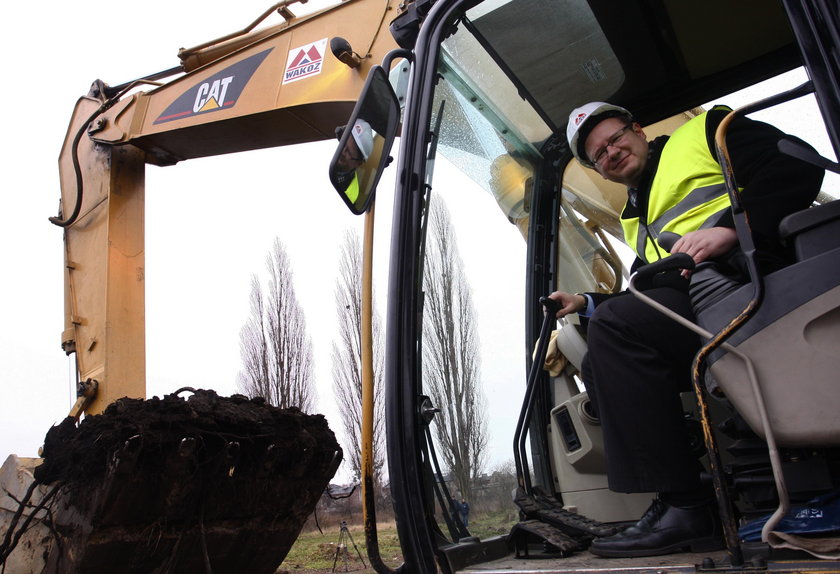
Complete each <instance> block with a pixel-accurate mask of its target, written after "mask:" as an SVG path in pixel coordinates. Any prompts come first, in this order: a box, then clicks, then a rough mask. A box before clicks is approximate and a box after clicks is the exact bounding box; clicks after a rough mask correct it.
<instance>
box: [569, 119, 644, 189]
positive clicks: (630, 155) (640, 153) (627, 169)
mask: <svg viewBox="0 0 840 574" xmlns="http://www.w3.org/2000/svg"><path fill="white" fill-rule="evenodd" d="M584 150H585V151H586V155H587V157H589V159H590V161H593V162H596V163H595V169H596V171H597V172H598V173H600V174H601V175H602V176H603V177H604V179H608V180H610V181H615V182H617V183H623V184H624V185H628V186H633V185H636V184H638V182H639V180H640V178H641V176H642V173H643V171H644V169H645V164H646V163H647V155H648V142H647V139H645V132H644V131H642V128H641V126H639V124H636V123H634V124H630V125H628V124H627V122H626V121H625V120H624V119H623V118H607V119H605V120H602V121H601V122H599V123H598V125H596V126H595V127H594V128H593V129H592V131H591V132H590V133H589V136H588V137H587V138H586V142H585V143H584Z"/></svg>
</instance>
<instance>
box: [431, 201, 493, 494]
mask: <svg viewBox="0 0 840 574" xmlns="http://www.w3.org/2000/svg"><path fill="white" fill-rule="evenodd" d="M435 197H436V196H435ZM430 210H431V211H430V214H429V236H428V245H427V248H426V263H425V269H424V272H423V286H424V289H425V300H424V301H425V312H424V315H423V380H424V385H425V388H426V389H427V390H428V393H429V395H430V397H431V399H432V401H433V402H434V404H435V406H436V407H438V408H439V409H440V412H439V413H438V414H437V415H436V416H435V419H434V421H435V425H434V430H435V435H436V437H437V441H438V444H439V445H440V447H441V448H440V454H441V457H442V459H443V461H444V464H445V465H446V466H447V467H448V468H449V470H450V471H451V472H452V474H453V476H454V479H455V481H456V484H457V485H458V488H459V489H460V492H461V495H462V496H464V497H467V498H469V497H470V496H471V491H472V483H473V480H474V479H475V478H476V477H477V476H478V475H479V474H480V473H481V470H482V467H483V464H484V461H485V458H486V446H487V439H488V434H487V421H486V420H485V418H484V413H485V406H484V395H483V394H482V391H481V387H480V378H481V375H480V370H481V365H480V363H481V358H480V354H479V341H478V333H477V331H476V325H475V313H474V310H473V306H472V299H471V290H470V286H469V283H468V282H467V278H466V276H465V275H464V270H463V262H462V261H461V257H460V255H459V253H458V246H457V244H456V241H455V232H454V230H453V228H452V222H451V219H450V217H449V211H448V209H447V208H446V206H445V204H443V203H442V202H441V200H440V198H437V197H436V200H433V201H432V202H431V205H430Z"/></svg>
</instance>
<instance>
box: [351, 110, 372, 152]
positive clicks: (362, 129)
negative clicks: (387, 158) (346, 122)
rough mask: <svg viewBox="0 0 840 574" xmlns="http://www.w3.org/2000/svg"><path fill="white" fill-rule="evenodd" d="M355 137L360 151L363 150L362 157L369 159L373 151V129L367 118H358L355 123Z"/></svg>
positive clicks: (353, 132)
mask: <svg viewBox="0 0 840 574" xmlns="http://www.w3.org/2000/svg"><path fill="white" fill-rule="evenodd" d="M351 133H352V134H353V139H354V140H356V145H357V146H359V151H360V152H362V157H363V158H365V160H367V158H368V157H370V154H371V152H372V151H373V130H371V128H370V124H369V123H367V122H366V121H365V120H362V119H358V120H356V123H355V124H353V131H352V132H351Z"/></svg>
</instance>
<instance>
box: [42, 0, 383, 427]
mask: <svg viewBox="0 0 840 574" xmlns="http://www.w3.org/2000/svg"><path fill="white" fill-rule="evenodd" d="M303 1H305V0H303ZM292 4H294V0H286V1H284V2H280V3H278V4H275V5H274V6H272V7H271V8H270V9H269V10H267V11H266V12H265V13H263V14H262V15H261V16H260V17H259V18H257V20H255V21H254V22H253V23H252V24H251V25H249V26H247V27H246V28H244V29H243V30H241V31H239V32H235V33H233V34H230V35H228V36H226V37H223V38H220V39H217V40H213V41H210V42H206V43H204V44H202V45H200V46H196V47H194V48H190V49H186V50H184V49H182V50H181V51H180V53H179V58H180V60H181V65H180V66H178V67H177V68H174V69H171V70H168V71H166V72H162V73H161V74H157V75H155V76H151V77H148V78H143V79H140V80H137V81H134V82H130V83H127V84H125V85H122V86H114V87H112V86H108V85H107V84H105V83H103V82H101V81H96V82H94V84H93V86H92V88H91V90H90V92H89V93H88V94H87V95H85V96H83V97H81V98H80V99H79V101H78V102H77V104H76V108H75V110H74V112H73V116H72V120H71V123H70V126H69V128H68V131H67V135H66V138H65V142H64V145H63V146H62V149H61V154H60V157H59V171H60V178H61V209H60V213H59V214H58V216H56V217H53V218H51V220H52V221H53V223H55V224H56V225H59V226H61V227H63V228H64V246H65V268H66V269H65V327H64V332H63V334H62V348H63V349H64V351H65V352H66V353H67V354H70V353H75V354H76V359H77V371H78V381H79V400H78V401H77V403H76V405H75V406H74V407H73V410H72V412H71V414H72V416H74V417H76V418H78V417H79V415H81V413H82V412H89V413H97V412H101V411H102V410H104V408H105V407H106V406H107V405H108V404H110V403H111V402H113V401H114V400H116V399H118V398H121V397H124V396H129V397H136V398H143V397H145V304H144V268H145V258H144V224H143V220H144V194H145V189H144V168H145V164H146V163H151V164H154V165H161V166H164V165H171V164H174V163H177V162H179V161H182V160H186V159H192V158H198V157H206V156H212V155H219V154H226V153H232V152H239V151H247V150H253V149H260V148H266V147H273V146H283V145H289V144H299V143H305V142H311V141H317V140H323V139H329V138H332V137H335V128H336V127H337V126H339V125H342V124H343V123H344V122H345V121H346V119H347V118H348V117H349V115H350V113H351V111H352V109H353V106H354V105H355V102H356V100H357V99H358V96H359V93H360V92H361V90H362V87H363V85H364V82H365V78H366V77H367V73H368V70H369V69H370V67H371V66H372V65H374V64H376V63H379V62H380V61H382V58H383V56H384V55H385V54H386V53H387V52H389V51H390V50H392V49H394V48H396V47H397V45H396V43H395V42H394V40H393V38H392V36H391V34H390V33H389V31H388V29H387V27H388V25H389V23H390V22H391V21H392V20H393V19H394V18H395V17H396V16H397V15H398V10H397V7H396V2H394V1H392V0H346V1H344V2H342V3H340V4H337V5H335V6H333V7H330V8H326V9H324V10H321V11H319V12H315V13H313V14H310V15H307V16H301V17H295V16H294V14H293V13H292V11H291V9H290V6H291V5H292ZM274 12H277V13H279V14H280V15H281V16H282V17H283V22H281V23H280V24H277V25H274V26H270V27H265V28H262V29H258V30H255V28H256V27H257V26H258V25H259V23H261V22H262V20H263V19H264V18H265V17H267V16H269V15H270V14H272V13H274ZM173 76H177V77H174V79H172V78H173ZM162 79H166V80H167V81H166V82H165V83H159V80H162ZM150 86H151V87H150ZM142 90H148V91H142ZM325 169H326V166H325Z"/></svg>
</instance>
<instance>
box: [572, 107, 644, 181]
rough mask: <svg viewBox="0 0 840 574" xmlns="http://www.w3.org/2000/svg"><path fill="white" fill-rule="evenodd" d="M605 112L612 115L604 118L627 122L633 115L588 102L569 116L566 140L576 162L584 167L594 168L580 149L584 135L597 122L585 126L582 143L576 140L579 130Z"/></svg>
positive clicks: (617, 108)
mask: <svg viewBox="0 0 840 574" xmlns="http://www.w3.org/2000/svg"><path fill="white" fill-rule="evenodd" d="M607 112H612V113H610V114H608V115H607V116H606V117H616V116H625V117H626V118H627V119H628V120H632V119H633V114H631V113H630V112H629V111H627V110H626V109H624V108H622V107H620V106H614V105H612V104H608V103H607V102H589V103H588V104H584V105H582V106H581V107H579V108H575V109H574V110H572V113H570V114H569V123H568V124H566V139H567V140H568V142H569V147H570V148H571V150H572V154H574V156H575V157H576V158H577V160H578V161H579V162H580V163H581V164H583V165H584V166H586V167H595V166H594V165H593V164H592V162H591V161H589V158H588V157H586V152H585V151H584V150H583V149H582V148H583V145H582V144H583V143H585V141H586V135H589V132H590V131H591V130H592V128H593V127H595V125H597V122H596V124H592V125H589V126H587V129H586V130H584V134H585V135H584V141H581V142H579V141H578V139H579V136H580V134H581V129H582V128H583V127H584V125H585V124H586V123H587V121H588V120H589V118H591V117H593V116H600V115H601V114H606V113H607ZM604 119H606V118H604ZM579 144H580V145H579Z"/></svg>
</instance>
